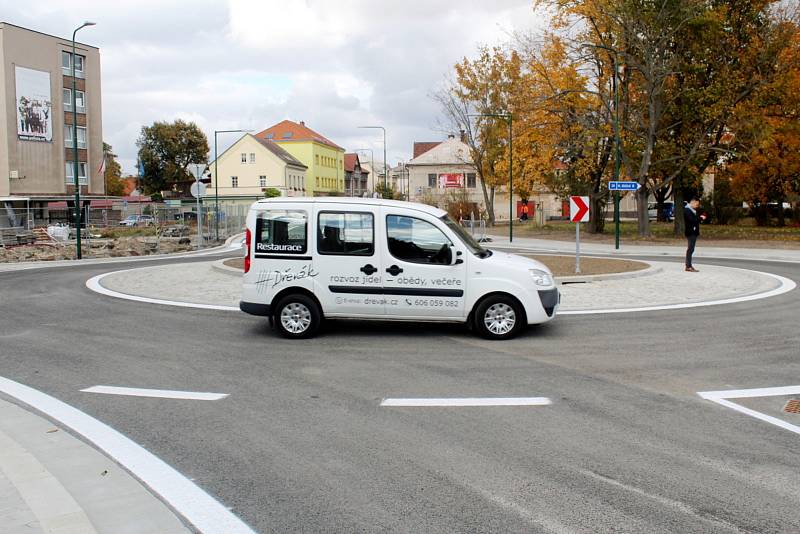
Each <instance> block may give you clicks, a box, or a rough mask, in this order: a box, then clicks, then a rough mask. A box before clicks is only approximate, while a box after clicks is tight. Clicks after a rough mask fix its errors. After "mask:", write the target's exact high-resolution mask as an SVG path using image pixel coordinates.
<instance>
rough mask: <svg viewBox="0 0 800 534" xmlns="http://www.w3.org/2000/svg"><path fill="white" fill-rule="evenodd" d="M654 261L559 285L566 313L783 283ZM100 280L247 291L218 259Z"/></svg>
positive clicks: (130, 288)
mask: <svg viewBox="0 0 800 534" xmlns="http://www.w3.org/2000/svg"><path fill="white" fill-rule="evenodd" d="M648 263H650V264H652V265H653V267H656V268H655V269H653V270H652V274H649V275H645V276H636V277H630V278H622V279H613V280H599V281H589V282H585V283H575V284H566V285H561V286H559V289H560V290H561V293H562V305H561V311H579V310H598V309H620V308H634V307H644V306H648V307H649V306H667V305H675V304H688V303H699V302H705V301H715V300H723V299H731V298H737V297H743V296H748V295H754V294H757V293H763V292H766V291H770V290H772V289H775V288H777V287H778V286H779V285H780V282H779V281H778V280H776V279H775V278H773V277H771V276H767V275H764V274H760V273H757V272H755V271H748V270H743V269H734V268H729V267H719V266H714V265H702V264H697V267H698V268H699V270H700V272H698V273H687V272H685V271H684V270H683V266H682V265H681V264H678V263H670V262H648ZM100 284H101V285H102V286H103V287H105V288H106V289H110V290H113V291H117V292H120V293H124V294H128V295H135V296H140V297H148V298H155V299H163V300H172V301H179V302H191V303H194V304H211V305H222V306H233V307H238V304H239V297H240V293H241V277H240V276H239V275H238V273H236V272H221V271H220V270H218V268H215V267H214V262H202V263H191V264H189V263H185V264H173V265H168V266H159V267H144V268H140V269H133V270H127V271H121V272H117V273H113V274H110V275H108V276H106V277H105V278H103V279H102V280H101V282H100Z"/></svg>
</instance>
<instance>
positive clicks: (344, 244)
mask: <svg viewBox="0 0 800 534" xmlns="http://www.w3.org/2000/svg"><path fill="white" fill-rule="evenodd" d="M317 227H318V228H319V230H318V235H317V250H318V251H319V253H320V254H336V255H341V256H372V254H373V253H374V252H375V222H374V217H373V216H372V214H371V213H344V212H321V213H320V214H319V224H318V225H317Z"/></svg>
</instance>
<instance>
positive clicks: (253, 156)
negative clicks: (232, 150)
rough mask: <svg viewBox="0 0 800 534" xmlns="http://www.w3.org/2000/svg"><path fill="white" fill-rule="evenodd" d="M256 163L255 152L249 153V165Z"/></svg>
mask: <svg viewBox="0 0 800 534" xmlns="http://www.w3.org/2000/svg"><path fill="white" fill-rule="evenodd" d="M255 162H256V154H255V152H250V163H255Z"/></svg>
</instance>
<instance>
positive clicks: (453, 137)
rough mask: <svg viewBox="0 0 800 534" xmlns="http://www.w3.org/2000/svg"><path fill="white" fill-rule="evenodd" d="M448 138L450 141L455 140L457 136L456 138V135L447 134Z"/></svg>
mask: <svg viewBox="0 0 800 534" xmlns="http://www.w3.org/2000/svg"><path fill="white" fill-rule="evenodd" d="M447 138H448V139H455V138H456V136H455V135H453V134H447Z"/></svg>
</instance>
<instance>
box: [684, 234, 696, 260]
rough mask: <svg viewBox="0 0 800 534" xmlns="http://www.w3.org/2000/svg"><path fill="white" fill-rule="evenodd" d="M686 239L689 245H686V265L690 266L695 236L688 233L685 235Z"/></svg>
mask: <svg viewBox="0 0 800 534" xmlns="http://www.w3.org/2000/svg"><path fill="white" fill-rule="evenodd" d="M686 240H687V241H688V242H689V246H687V247H686V266H687V267H691V266H692V254H694V245H695V244H696V243H697V236H696V235H688V236H686Z"/></svg>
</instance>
